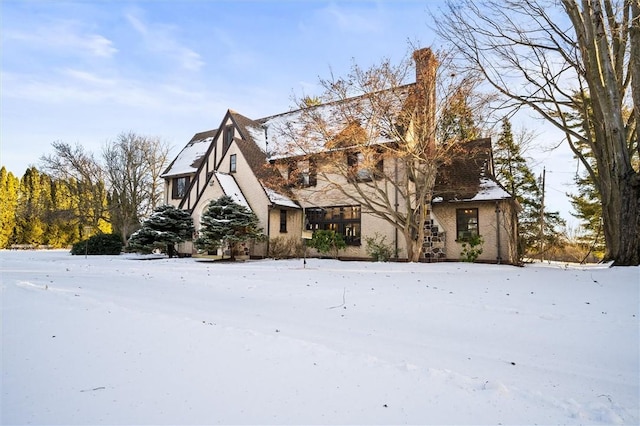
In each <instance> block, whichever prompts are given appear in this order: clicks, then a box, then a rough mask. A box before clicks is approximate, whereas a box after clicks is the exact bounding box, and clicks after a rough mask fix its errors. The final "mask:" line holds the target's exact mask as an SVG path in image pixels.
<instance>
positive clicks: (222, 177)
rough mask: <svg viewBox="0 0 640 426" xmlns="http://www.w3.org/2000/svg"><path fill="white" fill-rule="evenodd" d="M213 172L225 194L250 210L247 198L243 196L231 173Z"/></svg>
mask: <svg viewBox="0 0 640 426" xmlns="http://www.w3.org/2000/svg"><path fill="white" fill-rule="evenodd" d="M214 174H215V177H216V179H217V180H218V183H220V187H221V188H222V191H223V192H224V193H225V195H228V196H229V197H231V199H232V200H233V201H235V202H236V203H238V204H240V205H241V206H245V207H246V208H248V209H249V210H251V207H250V206H249V203H248V202H247V199H246V198H245V197H244V194H243V193H242V190H241V189H240V187H239V186H238V183H237V182H236V180H235V178H234V177H233V176H232V175H230V174H228V173H220V172H215V173H214Z"/></svg>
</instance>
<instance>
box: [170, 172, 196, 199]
mask: <svg viewBox="0 0 640 426" xmlns="http://www.w3.org/2000/svg"><path fill="white" fill-rule="evenodd" d="M190 183H191V178H190V177H189V176H179V177H175V178H173V179H172V180H171V199H172V200H181V199H182V198H184V196H185V195H187V189H188V188H189V184H190Z"/></svg>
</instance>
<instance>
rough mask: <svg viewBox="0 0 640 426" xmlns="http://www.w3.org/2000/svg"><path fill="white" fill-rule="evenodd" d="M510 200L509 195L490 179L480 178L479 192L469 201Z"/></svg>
mask: <svg viewBox="0 0 640 426" xmlns="http://www.w3.org/2000/svg"><path fill="white" fill-rule="evenodd" d="M507 198H511V195H510V194H509V193H508V192H507V191H505V190H504V188H502V187H501V186H500V185H498V183H497V182H496V181H494V180H492V179H489V178H486V177H483V178H480V190H479V191H478V193H477V194H476V195H475V196H474V197H473V198H471V199H470V200H469V201H487V200H504V199H507Z"/></svg>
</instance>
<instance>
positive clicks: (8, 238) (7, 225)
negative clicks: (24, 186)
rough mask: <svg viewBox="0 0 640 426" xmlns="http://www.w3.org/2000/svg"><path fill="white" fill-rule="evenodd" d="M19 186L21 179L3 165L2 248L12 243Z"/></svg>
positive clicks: (0, 191)
mask: <svg viewBox="0 0 640 426" xmlns="http://www.w3.org/2000/svg"><path fill="white" fill-rule="evenodd" d="M19 186H20V180H19V179H18V178H17V177H15V176H14V175H13V173H11V172H7V170H6V169H5V167H4V166H3V167H2V169H0V248H7V247H8V246H9V245H11V243H12V236H13V232H14V228H15V226H16V209H17V207H18V188H19Z"/></svg>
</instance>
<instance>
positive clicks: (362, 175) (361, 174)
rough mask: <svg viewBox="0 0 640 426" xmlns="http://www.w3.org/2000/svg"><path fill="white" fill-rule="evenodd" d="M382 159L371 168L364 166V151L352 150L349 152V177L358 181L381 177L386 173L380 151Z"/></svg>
mask: <svg viewBox="0 0 640 426" xmlns="http://www.w3.org/2000/svg"><path fill="white" fill-rule="evenodd" d="M378 155H379V156H380V159H379V160H378V161H377V162H376V165H375V166H374V167H373V168H371V167H369V168H367V167H364V166H363V163H364V162H365V158H364V153H362V152H360V151H351V152H348V153H347V167H348V178H349V180H351V181H356V182H368V181H372V180H374V179H380V178H381V177H382V174H383V173H384V159H383V158H382V155H381V153H378Z"/></svg>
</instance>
